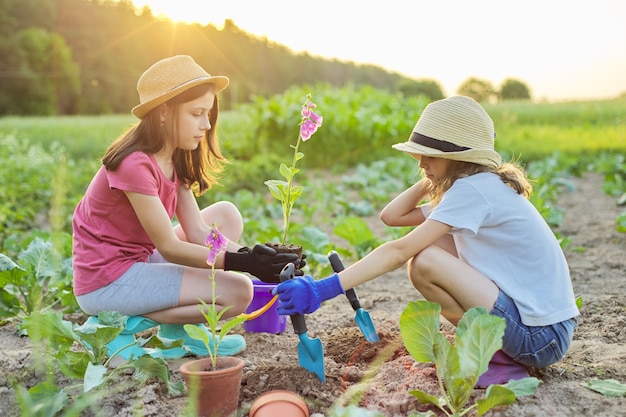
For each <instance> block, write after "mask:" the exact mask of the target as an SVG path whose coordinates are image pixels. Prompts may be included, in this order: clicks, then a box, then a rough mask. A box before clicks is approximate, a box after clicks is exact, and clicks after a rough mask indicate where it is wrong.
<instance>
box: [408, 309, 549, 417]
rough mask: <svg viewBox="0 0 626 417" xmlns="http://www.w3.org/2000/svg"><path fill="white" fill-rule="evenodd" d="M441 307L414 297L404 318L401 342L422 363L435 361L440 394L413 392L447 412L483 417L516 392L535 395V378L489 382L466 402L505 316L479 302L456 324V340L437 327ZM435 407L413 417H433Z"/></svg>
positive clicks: (499, 342)
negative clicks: (480, 394)
mask: <svg viewBox="0 0 626 417" xmlns="http://www.w3.org/2000/svg"><path fill="white" fill-rule="evenodd" d="M440 313H441V306H440V305H439V304H437V303H433V302H430V301H425V300H420V301H413V302H410V303H409V304H408V305H407V307H406V308H405V309H404V311H403V312H402V315H401V317H400V334H401V336H402V341H403V343H404V345H405V347H406V349H407V350H408V352H409V353H410V354H411V356H413V358H414V359H415V360H416V361H418V362H426V363H434V364H435V366H436V368H437V380H438V382H439V388H440V390H441V394H442V395H441V396H440V397H435V396H433V395H430V394H428V393H426V392H424V391H421V390H418V389H416V390H411V391H409V393H410V394H411V395H413V396H414V397H415V398H417V399H418V400H419V401H420V402H421V403H424V404H432V405H434V406H436V407H437V408H439V409H440V410H442V411H443V412H444V413H445V414H446V416H450V417H460V416H463V415H465V414H467V413H469V412H470V411H472V410H474V409H476V411H477V413H478V415H479V416H482V415H484V414H485V413H486V412H487V411H489V410H490V409H492V408H493V407H496V406H500V405H506V404H512V403H513V402H515V398H516V395H517V396H522V395H531V394H533V393H534V392H535V390H536V389H537V386H538V385H539V382H540V381H539V380H538V379H537V378H531V377H529V378H524V379H521V380H517V381H510V382H509V383H507V384H505V385H490V386H489V387H488V388H487V391H486V392H485V397H484V398H481V399H478V400H477V401H476V403H475V404H473V405H471V406H466V404H467V403H468V401H469V399H470V396H471V394H472V392H473V390H474V386H475V385H476V382H477V381H478V377H479V376H480V375H482V374H483V373H485V372H486V371H487V367H488V365H489V360H490V359H491V357H492V356H493V355H494V353H495V352H496V351H497V350H499V349H500V348H501V347H502V336H503V335H504V328H505V326H506V324H505V322H504V319H502V318H500V317H497V316H492V315H490V314H489V313H488V312H487V310H486V309H485V308H483V307H475V308H472V309H470V310H468V311H467V312H465V314H464V315H463V317H462V318H461V320H460V321H459V324H458V326H457V328H456V335H455V344H454V345H453V344H451V343H450V342H449V341H448V339H446V337H445V336H444V335H443V334H441V333H440V332H439V315H440ZM434 415H435V414H434V413H433V412H432V411H428V412H425V413H421V412H417V413H414V414H413V415H412V416H411V417H418V416H422V417H425V416H434Z"/></svg>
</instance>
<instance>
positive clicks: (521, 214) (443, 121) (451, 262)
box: [277, 96, 579, 387]
mask: <svg viewBox="0 0 626 417" xmlns="http://www.w3.org/2000/svg"><path fill="white" fill-rule="evenodd" d="M494 138H495V130H494V126H493V121H492V120H491V118H490V117H489V115H488V114H487V112H486V111H485V110H484V109H483V108H482V107H481V106H480V105H479V104H478V103H477V102H476V101H474V100H473V99H471V98H469V97H464V96H455V97H449V98H446V99H443V100H439V101H436V102H433V103H431V104H429V105H428V106H427V107H426V109H425V110H424V112H423V113H422V115H421V117H420V119H419V120H418V122H417V124H416V125H415V128H414V129H413V132H412V134H411V136H410V138H409V140H408V141H407V142H404V143H399V144H396V145H394V146H393V147H394V148H395V149H398V150H401V151H404V152H407V153H408V154H410V155H411V156H412V157H414V158H416V159H417V160H418V161H419V166H420V168H421V169H422V171H423V178H422V179H421V180H420V181H419V182H418V183H416V184H414V185H413V186H411V187H410V188H408V189H407V190H405V191H404V192H403V193H402V194H400V195H399V196H398V197H396V198H395V199H394V200H393V201H391V202H390V203H389V204H388V205H387V206H386V207H385V208H384V209H383V210H382V212H381V213H380V218H381V220H382V221H383V222H384V223H385V224H387V225H389V226H416V227H415V229H414V230H412V231H411V232H410V233H408V234H407V235H406V236H404V237H402V238H400V239H397V240H394V241H390V242H387V243H385V244H383V245H381V246H380V247H378V248H376V249H375V250H374V251H372V252H371V253H370V254H368V255H367V256H365V257H364V258H363V259H361V260H360V261H358V262H356V263H355V264H353V265H352V266H350V267H349V268H347V269H345V270H344V271H342V272H340V273H338V274H333V275H332V276H330V277H328V278H326V279H322V280H314V279H313V278H312V277H310V276H304V277H298V278H296V279H293V280H289V281H287V282H285V283H282V284H280V285H279V286H278V289H277V292H278V294H279V305H280V307H279V313H281V314H294V313H301V314H306V313H311V312H313V311H315V310H316V309H317V308H319V306H320V303H321V302H323V301H325V300H328V299H330V298H333V297H335V296H337V295H338V294H342V293H343V292H344V290H345V289H349V288H352V287H355V286H356V285H358V284H361V283H363V282H366V281H368V280H370V279H374V278H376V277H378V276H380V275H383V274H384V273H386V272H389V271H392V270H394V269H396V268H398V267H401V266H402V265H404V264H405V263H407V265H408V275H409V279H410V280H411V283H412V284H413V286H414V287H415V288H416V289H417V290H418V291H419V292H420V293H421V294H422V295H423V296H424V297H425V298H426V299H427V300H429V301H434V302H437V303H439V304H440V305H441V308H442V315H443V316H444V317H445V318H446V319H447V320H448V321H450V322H451V323H453V324H455V325H456V324H457V323H458V321H459V320H460V319H461V317H462V316H463V314H464V313H465V312H466V311H467V310H469V309H471V308H473V307H477V306H483V307H485V308H486V309H487V310H488V311H490V313H491V314H494V315H497V316H500V317H502V318H504V319H505V320H506V330H505V334H504V337H503V346H502V349H501V350H500V351H498V352H496V354H495V355H494V357H493V358H492V361H491V363H490V365H489V369H488V371H487V372H486V373H484V374H483V375H482V376H481V377H480V378H479V380H478V383H477V386H478V387H486V386H488V385H491V384H494V383H506V382H507V381H509V380H511V379H521V378H523V377H526V376H528V372H527V370H526V366H529V367H536V368H542V367H546V366H548V365H551V364H553V363H555V362H557V361H558V360H560V359H561V358H562V357H563V356H564V355H565V353H566V351H567V349H568V348H569V345H570V343H571V340H572V336H573V332H574V329H575V327H576V324H577V319H576V317H577V316H578V314H579V312H578V309H577V307H576V303H575V297H574V291H573V288H572V283H571V279H570V275H569V268H568V265H567V262H566V260H565V257H564V255H563V252H562V250H561V248H560V246H559V243H558V241H557V239H556V237H555V236H554V234H553V232H552V231H551V230H550V228H549V226H548V225H547V224H546V222H545V221H544V219H543V218H542V217H541V215H540V214H539V212H538V211H537V210H536V209H535V207H534V206H533V205H532V204H531V203H530V202H529V201H528V199H527V197H528V196H529V195H530V193H531V191H532V186H531V185H530V182H529V181H528V179H527V178H526V177H525V174H524V172H523V170H522V169H521V168H520V167H519V166H518V165H517V164H515V163H503V162H502V159H501V157H500V155H499V154H498V153H497V152H496V151H495V150H494Z"/></svg>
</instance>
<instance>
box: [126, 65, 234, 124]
mask: <svg viewBox="0 0 626 417" xmlns="http://www.w3.org/2000/svg"><path fill="white" fill-rule="evenodd" d="M204 83H211V84H215V86H216V87H217V92H219V91H222V90H223V89H225V88H226V86H227V85H228V77H222V76H211V75H210V74H209V73H208V72H206V71H205V70H204V69H203V68H202V67H201V66H200V65H198V64H197V63H196V61H194V60H193V58H192V57H190V56H188V55H176V56H173V57H170V58H165V59H162V60H161V61H159V62H157V63H155V64H154V65H152V66H151V67H150V68H148V69H147V70H146V71H145V72H144V73H143V74H142V75H141V77H140V78H139V81H138V82H137V92H138V93H139V105H137V106H135V107H133V109H132V113H133V115H135V116H136V117H138V118H140V119H141V118H142V117H144V116H145V115H146V114H147V113H148V112H149V111H150V110H152V109H154V108H155V107H157V106H158V105H160V104H163V103H165V102H166V101H167V100H169V99H171V98H172V97H174V96H176V95H178V94H180V93H182V92H183V91H185V90H188V89H190V88H191V87H195V86H196V85H199V84H204Z"/></svg>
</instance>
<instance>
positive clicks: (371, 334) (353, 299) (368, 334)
mask: <svg viewBox="0 0 626 417" xmlns="http://www.w3.org/2000/svg"><path fill="white" fill-rule="evenodd" d="M328 260H329V261H330V265H331V266H332V267H333V271H335V272H341V271H343V270H344V269H345V268H344V266H343V262H341V258H339V254H338V253H337V252H335V251H330V252H329V253H328ZM346 297H348V300H349V301H350V305H351V306H352V309H353V310H354V311H356V316H355V317H354V320H356V324H358V325H359V329H361V333H363V336H365V340H367V341H368V342H378V341H380V338H379V337H378V333H377V332H376V329H375V328H374V323H373V322H372V318H371V317H370V313H368V312H367V311H366V310H363V309H362V308H361V302H360V301H359V297H358V296H357V295H356V291H354V288H350V289H349V290H346Z"/></svg>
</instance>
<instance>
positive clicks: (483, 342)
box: [455, 307, 506, 385]
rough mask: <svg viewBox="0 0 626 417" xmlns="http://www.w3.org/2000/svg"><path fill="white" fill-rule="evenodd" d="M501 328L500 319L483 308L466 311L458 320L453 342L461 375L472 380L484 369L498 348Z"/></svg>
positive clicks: (502, 326)
mask: <svg viewBox="0 0 626 417" xmlns="http://www.w3.org/2000/svg"><path fill="white" fill-rule="evenodd" d="M505 327H506V322H505V321H504V319H503V318H501V317H497V316H492V315H490V314H489V313H488V312H487V310H486V309H485V308H483V307H474V308H472V309H470V310H468V311H467V312H466V313H465V314H464V315H463V318H462V319H461V320H460V321H459V325H458V326H457V329H456V336H455V344H456V347H457V350H458V353H459V360H460V363H461V371H462V373H463V375H464V376H473V377H474V378H475V379H474V383H475V382H476V381H477V380H478V377H479V376H480V375H482V374H483V373H485V372H486V371H487V368H488V366H489V361H490V360H491V358H492V357H493V355H494V353H496V351H497V350H499V349H500V348H501V347H502V336H504V328H505ZM472 385H473V384H472Z"/></svg>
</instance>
